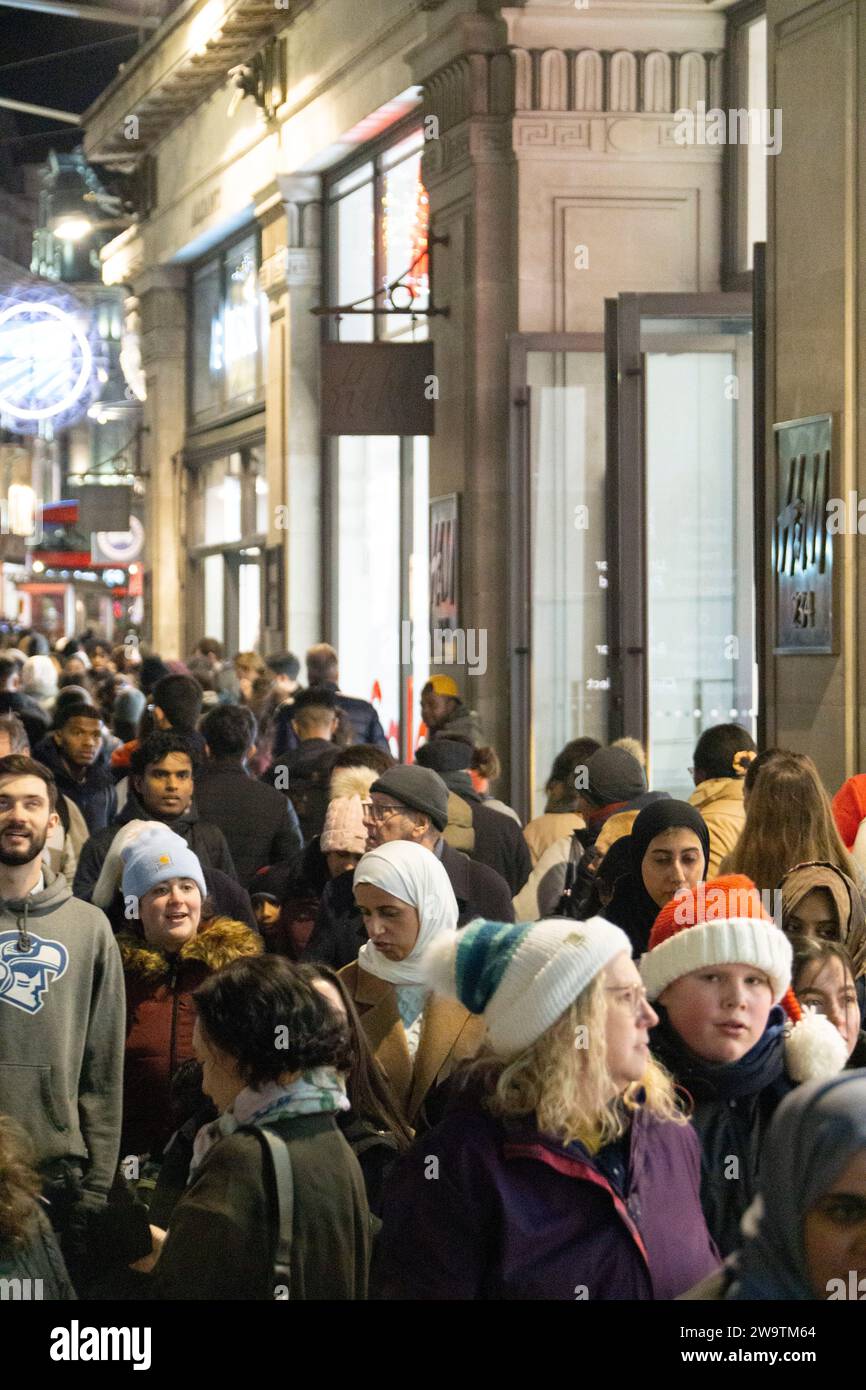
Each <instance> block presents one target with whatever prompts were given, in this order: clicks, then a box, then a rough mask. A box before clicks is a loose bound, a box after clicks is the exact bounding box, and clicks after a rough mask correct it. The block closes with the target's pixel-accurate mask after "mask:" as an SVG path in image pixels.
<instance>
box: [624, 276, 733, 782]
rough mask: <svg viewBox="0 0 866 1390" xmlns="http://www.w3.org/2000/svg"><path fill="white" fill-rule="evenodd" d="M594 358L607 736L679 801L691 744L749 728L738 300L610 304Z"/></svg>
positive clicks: (648, 298) (648, 299)
mask: <svg viewBox="0 0 866 1390" xmlns="http://www.w3.org/2000/svg"><path fill="white" fill-rule="evenodd" d="M605 355H606V392H607V445H606V452H607V467H606V498H607V507H606V511H607V544H606V552H607V572H606V577H607V581H608V583H607V590H606V593H607V623H608V644H609V678H610V689H609V704H608V728H609V735H610V737H611V738H616V737H620V736H622V735H624V734H628V735H631V736H633V737H635V738H638V739H640V741H641V742H642V743H643V744H644V746H645V747H646V749H647V752H648V777H649V781H650V785H651V786H654V787H663V788H665V790H667V791H669V792H670V793H671V794H672V795H673V796H682V797H687V796H688V795H689V793H690V792H691V791H692V790H693V783H692V780H691V776H690V773H689V765H690V764H691V762H692V753H693V750H694V746H695V743H696V741H697V738H698V736H699V735H700V733H701V732H702V731H703V730H704V729H706V728H709V727H710V726H711V725H713V724H725V723H737V724H741V725H743V726H744V727H745V728H747V729H748V730H749V731H750V732H751V733H752V734H754V733H755V728H756V715H757V704H758V692H757V665H756V645H757V644H756V637H755V631H756V615H755V583H754V575H755V565H754V543H755V519H754V511H755V509H754V505H753V494H754V486H753V485H754V479H753V463H752V438H753V435H752V431H753V383H752V359H753V354H752V303H751V297H750V296H749V295H747V294H707V295H668V294H622V295H620V296H619V297H618V298H617V299H610V300H607V301H606V316H605Z"/></svg>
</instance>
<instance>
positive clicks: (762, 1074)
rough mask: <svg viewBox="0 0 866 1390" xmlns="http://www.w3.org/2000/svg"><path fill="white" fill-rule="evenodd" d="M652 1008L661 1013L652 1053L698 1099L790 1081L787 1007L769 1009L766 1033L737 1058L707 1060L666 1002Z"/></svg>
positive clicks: (737, 1095) (734, 1095)
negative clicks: (678, 1027)
mask: <svg viewBox="0 0 866 1390" xmlns="http://www.w3.org/2000/svg"><path fill="white" fill-rule="evenodd" d="M653 1008H654V1009H655V1011H656V1013H657V1014H658V1016H659V1023H658V1027H657V1028H654V1029H653V1030H652V1033H651V1034H650V1047H651V1048H652V1051H653V1054H654V1055H655V1056H656V1057H657V1058H658V1060H659V1061H660V1062H662V1063H663V1065H664V1066H665V1067H666V1068H667V1070H668V1071H669V1072H671V1074H672V1075H673V1077H674V1079H675V1080H676V1082H677V1083H678V1084H679V1085H680V1086H682V1087H684V1089H685V1090H687V1091H688V1093H689V1095H690V1096H691V1097H692V1098H693V1100H694V1101H695V1102H696V1103H697V1102H699V1101H716V1100H723V1101H731V1100H741V1099H742V1098H743V1097H744V1096H752V1095H757V1094H758V1092H759V1091H763V1090H764V1089H765V1088H766V1087H767V1086H772V1085H773V1084H774V1083H775V1082H782V1083H783V1085H785V1084H790V1083H787V1074H786V1072H785V1011H784V1009H782V1008H781V1006H780V1005H778V1004H776V1005H774V1006H773V1008H772V1009H771V1010H770V1016H769V1018H768V1019H767V1026H766V1028H765V1029H764V1031H763V1033H762V1034H761V1036H760V1037H759V1039H758V1041H757V1042H756V1043H755V1045H754V1047H751V1048H750V1049H749V1051H748V1052H747V1053H746V1054H745V1056H744V1057H741V1058H740V1059H739V1061H738V1062H707V1061H705V1060H704V1058H703V1057H699V1056H698V1054H697V1053H696V1052H692V1050H691V1048H689V1047H687V1046H686V1044H685V1043H684V1042H683V1040H682V1038H681V1037H680V1035H679V1033H677V1032H676V1031H675V1030H674V1029H673V1028H672V1027H671V1024H670V1020H669V1018H668V1016H667V1011H666V1009H665V1007H664V1005H663V1004H659V1003H655V1004H654V1005H653ZM766 1171H770V1170H769V1169H767V1170H766Z"/></svg>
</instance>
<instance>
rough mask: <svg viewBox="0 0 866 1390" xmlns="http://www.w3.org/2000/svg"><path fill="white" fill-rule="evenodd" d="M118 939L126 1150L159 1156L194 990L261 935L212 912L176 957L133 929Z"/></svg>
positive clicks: (185, 1049) (256, 950) (188, 1044)
mask: <svg viewBox="0 0 866 1390" xmlns="http://www.w3.org/2000/svg"><path fill="white" fill-rule="evenodd" d="M117 944H118V946H119V947H120V955H121V959H122V961H123V974H124V980H125V983H126V1052H125V1056H124V1067H123V1131H122V1138H121V1154H122V1155H124V1156H125V1155H130V1154H145V1153H149V1154H153V1155H154V1156H155V1155H157V1154H159V1153H161V1151H162V1148H163V1146H164V1145H165V1143H166V1141H167V1140H168V1139H169V1137H170V1136H171V1134H172V1133H173V1131H174V1129H175V1128H176V1119H175V1117H174V1115H173V1114H172V1108H171V1098H170V1090H171V1080H172V1077H173V1076H174V1074H175V1072H176V1071H177V1069H178V1067H179V1066H180V1064H181V1062H184V1061H186V1060H187V1059H188V1058H189V1057H192V1055H193V1051H192V1030H193V1025H194V1023H195V1009H194V1006H193V1002H192V995H193V991H194V990H196V989H197V988H198V986H199V985H200V984H201V983H202V981H203V980H204V979H205V978H206V977H207V976H208V975H210V974H212V973H213V972H214V971H215V970H219V969H220V967H221V966H223V965H228V963H229V962H230V961H233V960H237V959H238V957H239V956H255V955H259V954H260V952H261V950H262V940H261V937H260V936H257V935H256V933H255V932H252V931H250V929H249V927H247V926H244V924H243V922H235V921H232V919H231V918H229V917H213V918H212V919H211V920H210V921H209V922H204V923H202V925H201V927H200V929H199V931H198V932H197V933H196V935H195V936H194V937H193V938H192V939H191V940H190V941H188V942H186V944H185V945H184V946H182V947H181V948H180V950H179V951H178V952H177V954H176V955H174V956H170V955H166V954H165V953H164V952H163V951H160V950H157V949H156V948H155V947H153V946H149V945H148V944H147V942H146V941H145V940H144V939H143V938H142V937H141V936H138V935H134V934H133V933H131V932H123V933H121V934H119V935H118V937H117Z"/></svg>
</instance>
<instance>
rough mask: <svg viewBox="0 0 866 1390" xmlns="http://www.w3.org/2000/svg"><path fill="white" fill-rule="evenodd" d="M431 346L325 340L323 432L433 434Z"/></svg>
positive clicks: (435, 388) (434, 395) (434, 390)
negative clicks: (327, 341) (329, 341)
mask: <svg viewBox="0 0 866 1390" xmlns="http://www.w3.org/2000/svg"><path fill="white" fill-rule="evenodd" d="M438 394H439V389H438V384H437V380H436V377H435V375H434V372H433V344H432V343H430V342H427V343H323V344H322V393H321V401H322V433H323V434H374V435H378V434H401V435H402V434H432V433H433V402H434V401H435V400H436V398H437V396H438Z"/></svg>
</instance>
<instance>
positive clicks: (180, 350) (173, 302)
mask: <svg viewBox="0 0 866 1390" xmlns="http://www.w3.org/2000/svg"><path fill="white" fill-rule="evenodd" d="M135 294H136V297H137V298H138V301H139V307H140V313H141V359H142V365H143V367H144V373H145V380H146V384H147V399H146V401H145V402H144V424H145V433H144V435H143V439H142V461H143V465H144V470H145V473H146V474H147V475H148V478H147V492H146V497H147V503H146V536H147V555H148V561H147V569H148V571H149V572H150V579H151V583H150V594H149V599H150V611H149V613H148V614H146V621H147V622H148V623H149V628H150V636H151V641H152V643H153V646H154V649H155V650H156V651H158V652H160V653H162V654H163V655H165V656H167V657H174V656H178V657H183V656H184V654H185V652H186V650H187V646H188V644H189V642H190V640H191V641H193V642H194V641H195V640H196V638H197V637H200V636H201V635H202V634H201V633H196V634H189V633H187V632H186V631H185V614H186V603H185V586H186V573H185V567H184V564H183V557H184V554H185V550H186V547H185V536H184V533H183V530H182V527H183V524H184V523H183V521H182V517H183V508H182V505H181V483H182V451H183V443H184V436H185V433H186V349H187V322H186V320H187V311H186V274H185V272H184V271H183V270H181V269H178V268H174V267H167V268H157V269H155V270H149V271H145V272H144V273H143V274H142V275H141V276H140V277H139V278H138V279H137V280H136V283H135Z"/></svg>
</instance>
